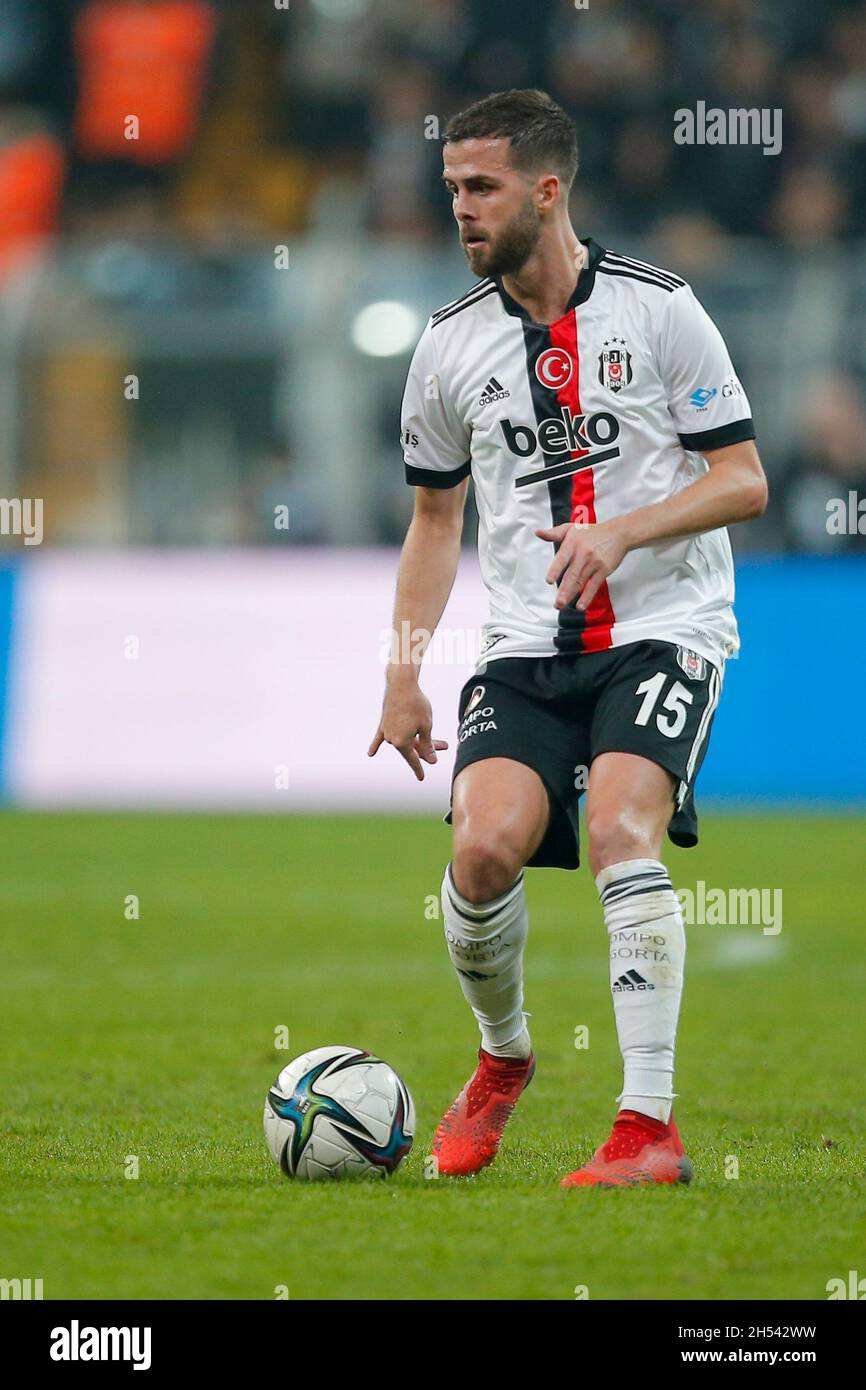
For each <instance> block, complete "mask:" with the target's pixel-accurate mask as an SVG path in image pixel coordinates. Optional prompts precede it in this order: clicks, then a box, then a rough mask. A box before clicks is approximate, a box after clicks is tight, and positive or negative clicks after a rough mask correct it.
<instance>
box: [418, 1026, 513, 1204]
mask: <svg viewBox="0 0 866 1390" xmlns="http://www.w3.org/2000/svg"><path fill="white" fill-rule="evenodd" d="M534 1071H535V1058H534V1057H532V1056H530V1057H528V1058H527V1059H526V1061H523V1060H518V1059H516V1058H513V1057H492V1056H491V1055H490V1053H489V1052H485V1051H484V1048H483V1047H482V1048H479V1051H478V1067H477V1069H476V1071H475V1074H474V1076H471V1077H470V1078H469V1080H468V1081H467V1083H466V1085H465V1086H464V1087H463V1090H462V1091H461V1092H460V1094H459V1096H458V1097H457V1099H456V1100H455V1102H454V1104H453V1105H452V1106H451V1108H450V1109H449V1110H446V1112H445V1114H444V1115H443V1116H442V1119H441V1120H440V1121H439V1127H438V1129H437V1130H436V1133H435V1135H434V1137H433V1154H434V1157H435V1159H436V1162H437V1166H438V1170H439V1172H440V1173H445V1174H447V1176H448V1177H466V1176H467V1175H468V1174H469V1173H477V1172H478V1170H479V1168H486V1167H487V1165H488V1163H492V1162H493V1160H494V1158H495V1157H496V1151H497V1149H498V1148H499V1141H500V1139H501V1138H502V1132H503V1130H504V1129H505V1126H506V1125H507V1124H508V1121H509V1120H510V1118H511V1112H512V1110H513V1109H514V1107H515V1105H516V1104H517V1102H518V1100H519V1098H520V1093H521V1091H524V1090H525V1089H526V1087H527V1086H528V1085H529V1083H530V1081H531V1080H532V1074H533V1072H534Z"/></svg>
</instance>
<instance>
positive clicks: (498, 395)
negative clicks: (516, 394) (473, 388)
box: [478, 376, 511, 405]
mask: <svg viewBox="0 0 866 1390" xmlns="http://www.w3.org/2000/svg"><path fill="white" fill-rule="evenodd" d="M510 395H511V392H510V391H507V390H506V389H505V387H504V386H503V385H502V382H501V381H497V380H496V377H495V376H492V377H491V378H490V380H489V381H488V383H487V385H486V386H485V388H484V390H483V391H482V392H481V396H480V397H479V400H478V404H479V405H492V403H493V402H494V401H504V400H505V397H506V396H510Z"/></svg>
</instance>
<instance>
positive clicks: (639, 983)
mask: <svg viewBox="0 0 866 1390" xmlns="http://www.w3.org/2000/svg"><path fill="white" fill-rule="evenodd" d="M611 989H612V990H613V992H614V994H626V993H630V994H634V993H635V992H636V991H637V990H642V989H655V985H651V984H650V982H649V980H645V979H644V977H643V975H640V974H638V972H637V970H627V971H626V972H625V974H624V975H620V977H619V979H618V980H615V981H614V983H613V984H612V985H611Z"/></svg>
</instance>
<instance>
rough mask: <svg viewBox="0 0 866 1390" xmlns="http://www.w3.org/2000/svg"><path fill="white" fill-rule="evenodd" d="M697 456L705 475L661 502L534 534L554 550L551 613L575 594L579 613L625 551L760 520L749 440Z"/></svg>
mask: <svg viewBox="0 0 866 1390" xmlns="http://www.w3.org/2000/svg"><path fill="white" fill-rule="evenodd" d="M703 457H704V458H705V459H706V461H707V464H708V467H709V472H707V473H706V474H705V475H704V476H703V477H702V478H698V480H697V481H696V482H694V483H690V484H689V485H688V487H684V488H683V489H682V491H681V492H678V493H676V494H675V496H673V497H667V498H665V500H664V501H663V502H655V503H654V504H653V505H652V506H650V507H639V508H638V510H637V511H634V512H626V513H625V514H624V515H623V516H617V517H613V518H612V519H611V520H610V521H602V522H598V523H596V524H595V525H580V524H579V523H575V524H573V523H571V522H565V523H563V524H562V525H560V526H551V527H547V528H545V529H542V530H538V531H536V533H535V534H536V535H537V536H540V537H541V539H542V540H547V541H554V542H555V543H558V545H559V549H558V550H557V552H556V555H555V556H554V558H553V560H552V562H551V564H550V568H549V569H548V571H547V576H546V577H547V582H548V584H556V583H558V584H559V589H558V591H557V595H556V600H555V604H554V606H555V607H556V608H567V607H568V606H569V605H570V604H572V603H574V601H575V599H576V598H577V597H578V595H580V598H579V599H578V603H577V607H578V609H579V610H580V611H581V612H583V611H585V609H586V608H588V607H589V605H590V603H592V600H593V598H594V597H595V595H596V593H597V592H598V590H599V589H600V588H601V585H602V584H603V583H604V581H605V579H607V577H608V575H609V574H612V573H613V571H614V570H615V569H616V568H617V566H619V565H620V564H622V561H623V560H624V559H625V557H626V555H627V554H628V552H629V551H630V550H635V549H637V548H638V547H639V546H642V545H651V544H653V542H658V541H666V540H677V539H679V538H681V537H685V536H697V535H700V534H701V532H702V531H715V530H716V529H717V528H718V527H720V526H730V525H732V524H733V523H734V522H736V521H751V520H752V518H753V517H756V516H760V515H761V513H762V512H763V511H764V509H765V507H766V505H767V479H766V476H765V474H764V469H763V467H762V466H761V460H760V458H759V457H758V451H757V449H756V447H755V442H754V440H753V439H746V440H743V441H742V442H741V443H739V444H728V445H725V446H723V447H722V448H720V449H708V450H707V451H706V452H705V453H704V455H703Z"/></svg>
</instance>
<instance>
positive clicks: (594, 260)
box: [493, 237, 604, 328]
mask: <svg viewBox="0 0 866 1390" xmlns="http://www.w3.org/2000/svg"><path fill="white" fill-rule="evenodd" d="M578 240H579V241H580V243H581V245H582V246H585V247H586V249H587V252H588V259H587V263H586V265H585V267H584V269H583V270H582V271H581V273H580V275H579V276H578V281H577V284H576V285H575V288H574V293H573V294H572V296H571V298H570V299H569V301H568V303H567V304H566V306H565V313H564V314H563V315H562V317H563V318H565V315H566V314H570V313H571V311H572V309H576V308H577V306H578V304H584V303H585V302H586V300H587V299H589V296H590V295H591V294H592V290H593V286H594V284H595V272H596V269H597V268H598V263H599V261H600V260H601V258H602V256H603V255H604V247H603V246H599V244H598V242H597V241H593V239H592V237H579V238H578ZM493 282H494V284H495V285H496V288H497V290H498V291H499V297H500V299H501V300H502V307H503V309H504V310H505V312H506V313H507V314H513V315H514V317H515V318H518V319H523V322H524V323H530V324H532V326H533V327H534V328H549V327H550V325H549V324H541V323H536V322H535V319H533V318H530V316H529V314H528V313H527V311H526V309H524V307H523V305H522V304H518V302H517V300H516V299H512V297H511V295H510V294H509V293H508V291H507V289H506V288H505V286H504V285H503V283H502V280H501V277H500V276H498V275H495V276H494V277H493Z"/></svg>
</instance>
